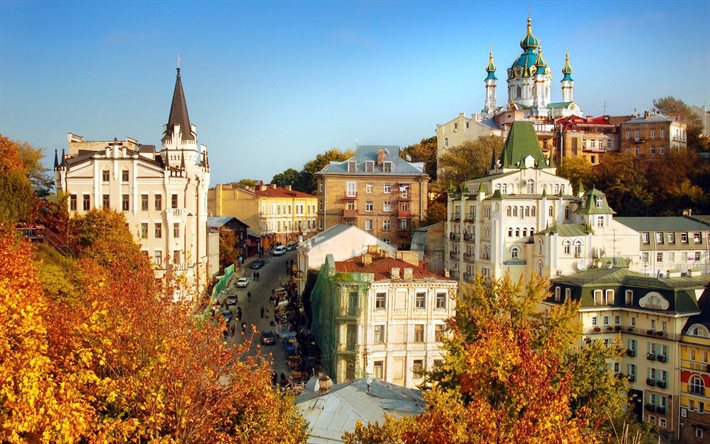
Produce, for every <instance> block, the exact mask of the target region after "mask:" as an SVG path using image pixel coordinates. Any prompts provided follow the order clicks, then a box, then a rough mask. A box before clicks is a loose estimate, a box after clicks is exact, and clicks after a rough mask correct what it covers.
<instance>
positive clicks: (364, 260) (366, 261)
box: [361, 254, 372, 265]
mask: <svg viewBox="0 0 710 444" xmlns="http://www.w3.org/2000/svg"><path fill="white" fill-rule="evenodd" d="M361 259H362V265H370V264H371V263H372V256H370V255H369V254H363V255H362V257H361Z"/></svg>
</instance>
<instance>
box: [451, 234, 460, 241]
mask: <svg viewBox="0 0 710 444" xmlns="http://www.w3.org/2000/svg"><path fill="white" fill-rule="evenodd" d="M449 240H452V241H459V240H461V233H449Z"/></svg>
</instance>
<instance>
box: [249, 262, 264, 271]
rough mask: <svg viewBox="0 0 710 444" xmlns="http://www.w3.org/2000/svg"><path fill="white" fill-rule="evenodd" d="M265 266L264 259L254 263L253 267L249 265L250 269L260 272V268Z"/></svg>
mask: <svg viewBox="0 0 710 444" xmlns="http://www.w3.org/2000/svg"><path fill="white" fill-rule="evenodd" d="M264 265H266V261H265V260H264V259H257V260H255V261H254V262H252V263H251V265H249V268H251V269H252V270H258V269H259V268H261V267H263V266H264Z"/></svg>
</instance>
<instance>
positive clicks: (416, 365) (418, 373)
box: [412, 359, 424, 378]
mask: <svg viewBox="0 0 710 444" xmlns="http://www.w3.org/2000/svg"><path fill="white" fill-rule="evenodd" d="M423 372H424V360H423V359H415V360H414V361H412V373H414V377H415V378H421V377H422V373H423Z"/></svg>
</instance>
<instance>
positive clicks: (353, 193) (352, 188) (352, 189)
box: [345, 182, 357, 197]
mask: <svg viewBox="0 0 710 444" xmlns="http://www.w3.org/2000/svg"><path fill="white" fill-rule="evenodd" d="M345 193H346V196H348V197H357V182H348V184H347V190H346V191H345Z"/></svg>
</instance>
